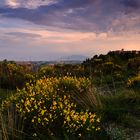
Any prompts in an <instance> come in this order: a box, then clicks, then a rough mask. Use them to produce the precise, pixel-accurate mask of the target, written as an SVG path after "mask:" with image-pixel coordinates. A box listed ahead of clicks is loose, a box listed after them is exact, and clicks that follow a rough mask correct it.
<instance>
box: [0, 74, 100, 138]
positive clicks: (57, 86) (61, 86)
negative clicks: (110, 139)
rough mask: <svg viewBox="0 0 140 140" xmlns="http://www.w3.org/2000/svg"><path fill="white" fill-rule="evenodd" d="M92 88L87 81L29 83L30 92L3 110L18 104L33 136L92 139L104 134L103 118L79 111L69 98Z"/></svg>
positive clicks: (22, 92) (67, 79) (26, 90)
mask: <svg viewBox="0 0 140 140" xmlns="http://www.w3.org/2000/svg"><path fill="white" fill-rule="evenodd" d="M88 85H89V80H88V79H87V78H75V77H61V78H43V79H40V80H37V81H36V83H27V85H26V88H24V89H22V90H18V92H17V94H16V96H13V97H11V98H10V99H9V100H8V101H5V102H3V105H2V106H3V109H5V108H8V107H9V106H10V105H11V104H12V103H14V104H15V105H16V110H17V113H18V114H19V116H20V117H23V118H24V119H25V130H26V131H30V132H31V133H35V132H36V133H37V134H39V133H41V134H43V135H46V132H47V134H48V133H52V135H57V136H60V135H61V137H62V135H63V134H64V133H65V134H67V135H68V136H75V137H77V138H78V137H82V138H86V137H87V136H88V137H92V136H94V135H95V133H96V131H99V130H100V126H99V125H100V118H99V117H98V116H97V115H96V114H95V113H91V112H89V111H88V110H82V109H80V108H77V105H76V103H74V102H73V100H72V99H71V96H70V95H71V94H68V93H72V94H74V93H76V94H77V93H78V92H79V94H82V93H83V91H85V90H86V89H87V88H88ZM75 91H76V92H75Z"/></svg>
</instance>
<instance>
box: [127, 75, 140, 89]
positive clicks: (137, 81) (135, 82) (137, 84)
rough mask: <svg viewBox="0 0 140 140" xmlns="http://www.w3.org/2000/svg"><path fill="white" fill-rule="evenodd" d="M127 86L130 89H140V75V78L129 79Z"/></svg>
mask: <svg viewBox="0 0 140 140" xmlns="http://www.w3.org/2000/svg"><path fill="white" fill-rule="evenodd" d="M127 85H128V87H132V88H136V89H140V74H139V75H138V76H135V77H132V78H129V79H128V82H127Z"/></svg>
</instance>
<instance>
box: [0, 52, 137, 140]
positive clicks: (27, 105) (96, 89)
mask: <svg viewBox="0 0 140 140" xmlns="http://www.w3.org/2000/svg"><path fill="white" fill-rule="evenodd" d="M0 70H1V72H0V87H1V89H0V104H1V112H0V139H3V140H9V139H10V140H24V139H26V140H27V139H29V140H30V139H34V140H60V139H64V140H71V139H73V140H77V139H81V140H90V139H92V140H129V139H134V140H139V139H140V57H139V53H137V52H130V51H129V52H124V51H123V52H119V53H118V52H109V53H108V54H107V55H100V56H97V55H96V56H94V57H93V58H91V59H87V60H86V61H84V62H83V63H82V64H55V65H53V66H52V65H51V66H49V65H41V66H38V68H35V66H34V65H31V66H30V67H29V66H26V65H18V64H16V63H15V62H8V61H6V60H5V61H3V62H1V64H0Z"/></svg>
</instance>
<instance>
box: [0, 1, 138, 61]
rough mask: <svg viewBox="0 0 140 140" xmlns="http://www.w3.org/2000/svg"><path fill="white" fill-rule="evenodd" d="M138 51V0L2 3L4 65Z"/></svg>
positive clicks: (0, 22)
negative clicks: (5, 63) (13, 61)
mask: <svg viewBox="0 0 140 140" xmlns="http://www.w3.org/2000/svg"><path fill="white" fill-rule="evenodd" d="M122 48H123V49H124V50H135V49H136V50H140V0H0V60H3V59H8V60H55V59H59V58H61V57H63V56H70V55H84V56H93V55H95V54H100V53H107V52H108V51H110V50H118V49H122Z"/></svg>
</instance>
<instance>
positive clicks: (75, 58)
mask: <svg viewBox="0 0 140 140" xmlns="http://www.w3.org/2000/svg"><path fill="white" fill-rule="evenodd" d="M86 59H87V57H86V56H83V55H71V56H65V57H62V58H61V61H84V60H86Z"/></svg>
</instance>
